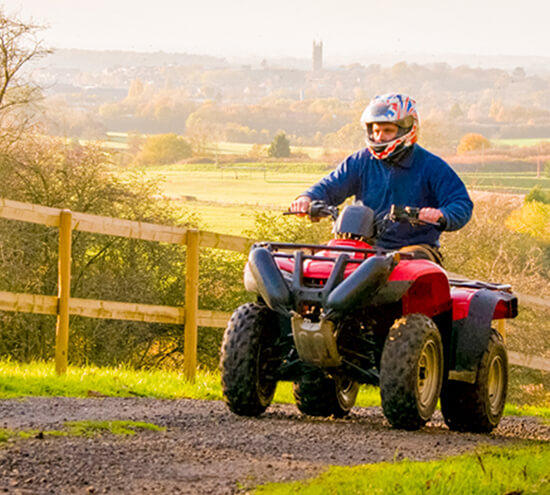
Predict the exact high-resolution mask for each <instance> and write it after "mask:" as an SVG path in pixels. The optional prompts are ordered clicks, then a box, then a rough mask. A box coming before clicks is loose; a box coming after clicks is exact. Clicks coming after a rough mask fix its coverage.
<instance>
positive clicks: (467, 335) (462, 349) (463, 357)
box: [449, 289, 517, 383]
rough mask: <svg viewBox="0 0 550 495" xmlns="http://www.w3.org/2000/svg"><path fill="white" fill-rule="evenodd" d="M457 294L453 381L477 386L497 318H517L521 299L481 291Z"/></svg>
mask: <svg viewBox="0 0 550 495" xmlns="http://www.w3.org/2000/svg"><path fill="white" fill-rule="evenodd" d="M455 292H456V291H454V292H453V299H454V307H455V313H457V314H455V315H454V316H453V327H452V334H451V353H450V363H449V379H451V380H460V381H466V382H469V383H474V382H475V380H476V375H477V370H478V367H479V363H480V362H481V358H482V357H483V353H484V352H485V350H486V349H487V346H488V344H489V338H490V335H491V323H492V321H493V319H495V318H511V317H514V316H515V315H516V314H517V298H516V296H514V295H513V294H511V293H509V292H504V291H494V290H489V289H479V290H475V291H470V292H462V291H461V292H459V293H458V294H456V293H455Z"/></svg>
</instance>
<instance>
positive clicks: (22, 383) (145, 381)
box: [0, 360, 380, 407]
mask: <svg viewBox="0 0 550 495" xmlns="http://www.w3.org/2000/svg"><path fill="white" fill-rule="evenodd" d="M25 396H63V397H90V396H93V397H95V396H109V397H152V398H157V399H181V398H188V399H202V400H222V390H221V380H220V374H219V372H217V371H216V372H213V371H204V370H199V371H198V372H197V377H196V380H195V382H194V383H192V382H189V381H188V380H186V379H185V377H184V376H183V374H182V373H180V372H177V371H168V370H132V369H128V368H124V367H117V368H107V367H105V368H98V367H94V366H86V367H75V366H70V367H69V369H68V370H67V374H66V375H64V376H58V375H56V373H55V367H54V363H45V362H33V363H28V364H23V363H16V362H14V361H10V360H8V361H6V360H5V361H0V399H11V398H15V397H25ZM274 401H275V402H279V403H289V402H294V399H293V396H292V386H291V384H290V383H288V382H282V383H279V385H278V386H277V392H276V394H275V398H274ZM357 405H359V406H362V407H369V406H377V405H380V396H379V392H378V389H376V388H375V387H362V388H361V390H360V392H359V396H358V400H357Z"/></svg>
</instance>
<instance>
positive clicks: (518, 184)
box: [460, 172, 550, 193]
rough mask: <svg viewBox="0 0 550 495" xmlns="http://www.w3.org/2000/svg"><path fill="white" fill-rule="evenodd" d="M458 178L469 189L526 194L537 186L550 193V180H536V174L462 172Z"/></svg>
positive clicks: (545, 178)
mask: <svg viewBox="0 0 550 495" xmlns="http://www.w3.org/2000/svg"><path fill="white" fill-rule="evenodd" d="M460 177H461V178H462V180H463V181H464V182H465V184H466V185H467V186H469V187H473V188H477V189H490V190H495V191H498V190H502V191H504V190H506V191H510V192H518V193H526V192H529V191H530V190H531V189H532V188H533V187H535V186H539V187H540V188H541V189H542V190H545V191H550V178H548V177H540V178H537V176H536V173H534V172H533V173H526V172H524V173H510V172H503V173H497V172H492V173H482V172H479V173H478V172H475V173H469V172H463V173H461V174H460Z"/></svg>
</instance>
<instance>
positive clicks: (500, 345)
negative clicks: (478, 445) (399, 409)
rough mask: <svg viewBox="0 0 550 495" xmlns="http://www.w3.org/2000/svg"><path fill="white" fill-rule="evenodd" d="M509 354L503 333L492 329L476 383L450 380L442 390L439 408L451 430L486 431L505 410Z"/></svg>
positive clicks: (494, 425)
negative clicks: (501, 334)
mask: <svg viewBox="0 0 550 495" xmlns="http://www.w3.org/2000/svg"><path fill="white" fill-rule="evenodd" d="M507 388H508V355H507V353H506V347H505V345H504V342H503V340H502V337H501V336H500V334H499V333H498V332H497V331H496V330H491V337H490V339H489V345H488V346H487V350H486V351H485V353H484V354H483V356H482V358H481V363H480V365H479V368H478V371H477V375H476V381H475V383H466V382H459V381H455V380H449V381H448V382H447V384H446V385H445V387H444V388H443V391H442V393H441V412H442V413H443V417H444V418H445V423H447V426H448V427H449V428H450V429H451V430H457V431H471V432H482V433H488V432H490V431H492V430H493V428H495V427H496V426H497V425H498V423H499V422H500V419H501V418H502V413H503V411H504V405H505V403H506V393H507Z"/></svg>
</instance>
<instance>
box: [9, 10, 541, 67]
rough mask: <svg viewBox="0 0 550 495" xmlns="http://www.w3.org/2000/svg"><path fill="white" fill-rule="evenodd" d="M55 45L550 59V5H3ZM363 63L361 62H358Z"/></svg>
mask: <svg viewBox="0 0 550 495" xmlns="http://www.w3.org/2000/svg"><path fill="white" fill-rule="evenodd" d="M0 6H3V10H4V11H5V12H6V13H8V14H13V13H16V14H18V15H19V17H21V18H22V19H23V20H29V19H32V20H33V21H35V22H38V23H40V24H45V25H48V26H49V27H48V29H46V30H45V31H44V32H43V33H42V37H43V39H44V40H45V41H46V43H47V44H48V45H49V46H50V47H53V48H86V49H100V50H107V49H109V50H132V51H164V52H182V53H193V54H210V55H217V56H224V57H246V56H258V57H265V58H269V57H279V58H283V57H296V58H310V57H311V51H312V42H313V41H314V40H322V41H323V48H324V58H325V59H326V60H328V61H332V62H334V63H335V62H337V61H338V60H342V61H343V62H344V61H345V62H349V61H350V60H352V59H354V58H356V59H360V58H361V56H364V55H365V54H369V53H370V54H385V53H387V54H394V55H395V54H399V55H401V54H405V55H406V54H414V53H416V54H418V53H423V54H433V55H435V56H437V55H438V54H445V53H448V54H475V55H515V56H550V36H549V32H550V0H521V1H520V0H513V1H512V0H416V1H415V0H407V1H405V0H390V1H389V2H383V1H381V0H331V1H329V0H276V1H273V0H271V1H264V0H236V1H228V0H223V1H222V0H193V1H190V0H172V1H171V0H154V1H143V0H92V1H90V0H86V1H83V0H0ZM358 61H359V60H358Z"/></svg>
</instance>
